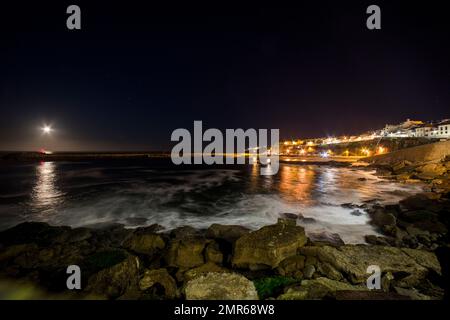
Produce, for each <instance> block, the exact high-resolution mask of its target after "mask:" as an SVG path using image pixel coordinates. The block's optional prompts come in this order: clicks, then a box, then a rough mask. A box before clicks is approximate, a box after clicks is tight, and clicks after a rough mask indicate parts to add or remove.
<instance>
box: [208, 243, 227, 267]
mask: <svg viewBox="0 0 450 320" xmlns="http://www.w3.org/2000/svg"><path fill="white" fill-rule="evenodd" d="M205 258H206V261H209V262H214V263H217V264H222V262H223V253H222V251H220V248H219V245H218V243H217V242H211V243H210V244H208V245H207V246H206V251H205Z"/></svg>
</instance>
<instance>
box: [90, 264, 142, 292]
mask: <svg viewBox="0 0 450 320" xmlns="http://www.w3.org/2000/svg"><path fill="white" fill-rule="evenodd" d="M139 267H140V263H139V259H138V258H137V257H134V256H126V258H125V259H123V260H122V261H120V262H118V263H116V264H114V265H113V266H110V267H107V268H105V269H102V270H101V271H99V272H97V273H95V274H93V275H92V276H91V277H89V280H88V283H87V286H86V291H88V292H92V293H95V294H98V295H101V296H105V297H107V298H109V299H114V298H118V297H119V296H122V295H124V294H125V292H126V291H127V290H133V289H135V288H136V287H137V285H138V280H139Z"/></svg>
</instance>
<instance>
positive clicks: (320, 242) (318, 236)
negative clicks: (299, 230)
mask: <svg viewBox="0 0 450 320" xmlns="http://www.w3.org/2000/svg"><path fill="white" fill-rule="evenodd" d="M308 238H309V240H310V242H311V243H312V244H313V245H315V246H334V247H339V246H343V245H344V244H345V243H344V241H343V240H342V239H341V237H340V236H339V234H337V233H329V232H314V233H309V234H308Z"/></svg>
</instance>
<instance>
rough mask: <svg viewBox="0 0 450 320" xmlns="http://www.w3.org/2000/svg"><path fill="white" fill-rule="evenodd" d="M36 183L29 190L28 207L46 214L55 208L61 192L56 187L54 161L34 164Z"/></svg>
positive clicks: (61, 194)
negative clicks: (29, 202)
mask: <svg viewBox="0 0 450 320" xmlns="http://www.w3.org/2000/svg"><path fill="white" fill-rule="evenodd" d="M36 176H37V178H36V184H35V185H34V187H33V190H32V192H31V204H30V207H31V208H32V209H33V211H34V212H37V213H39V214H41V215H44V216H45V215H47V214H49V213H51V212H53V211H54V210H55V209H56V206H57V205H58V204H59V202H60V201H61V197H62V196H63V193H62V192H61V191H60V190H59V189H58V186H57V181H56V180H57V176H56V165H55V163H54V162H40V163H39V165H37V166H36Z"/></svg>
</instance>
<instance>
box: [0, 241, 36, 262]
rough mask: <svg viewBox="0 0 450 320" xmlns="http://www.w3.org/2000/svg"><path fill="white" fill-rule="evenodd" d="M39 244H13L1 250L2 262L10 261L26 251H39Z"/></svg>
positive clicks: (0, 258) (0, 260)
mask: <svg viewBox="0 0 450 320" xmlns="http://www.w3.org/2000/svg"><path fill="white" fill-rule="evenodd" d="M37 251H38V246H37V245H36V244H34V243H25V244H17V245H12V246H9V247H6V248H3V249H1V250H0V263H2V262H6V261H10V260H12V259H15V258H16V257H18V256H20V255H21V254H24V253H26V252H37Z"/></svg>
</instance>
